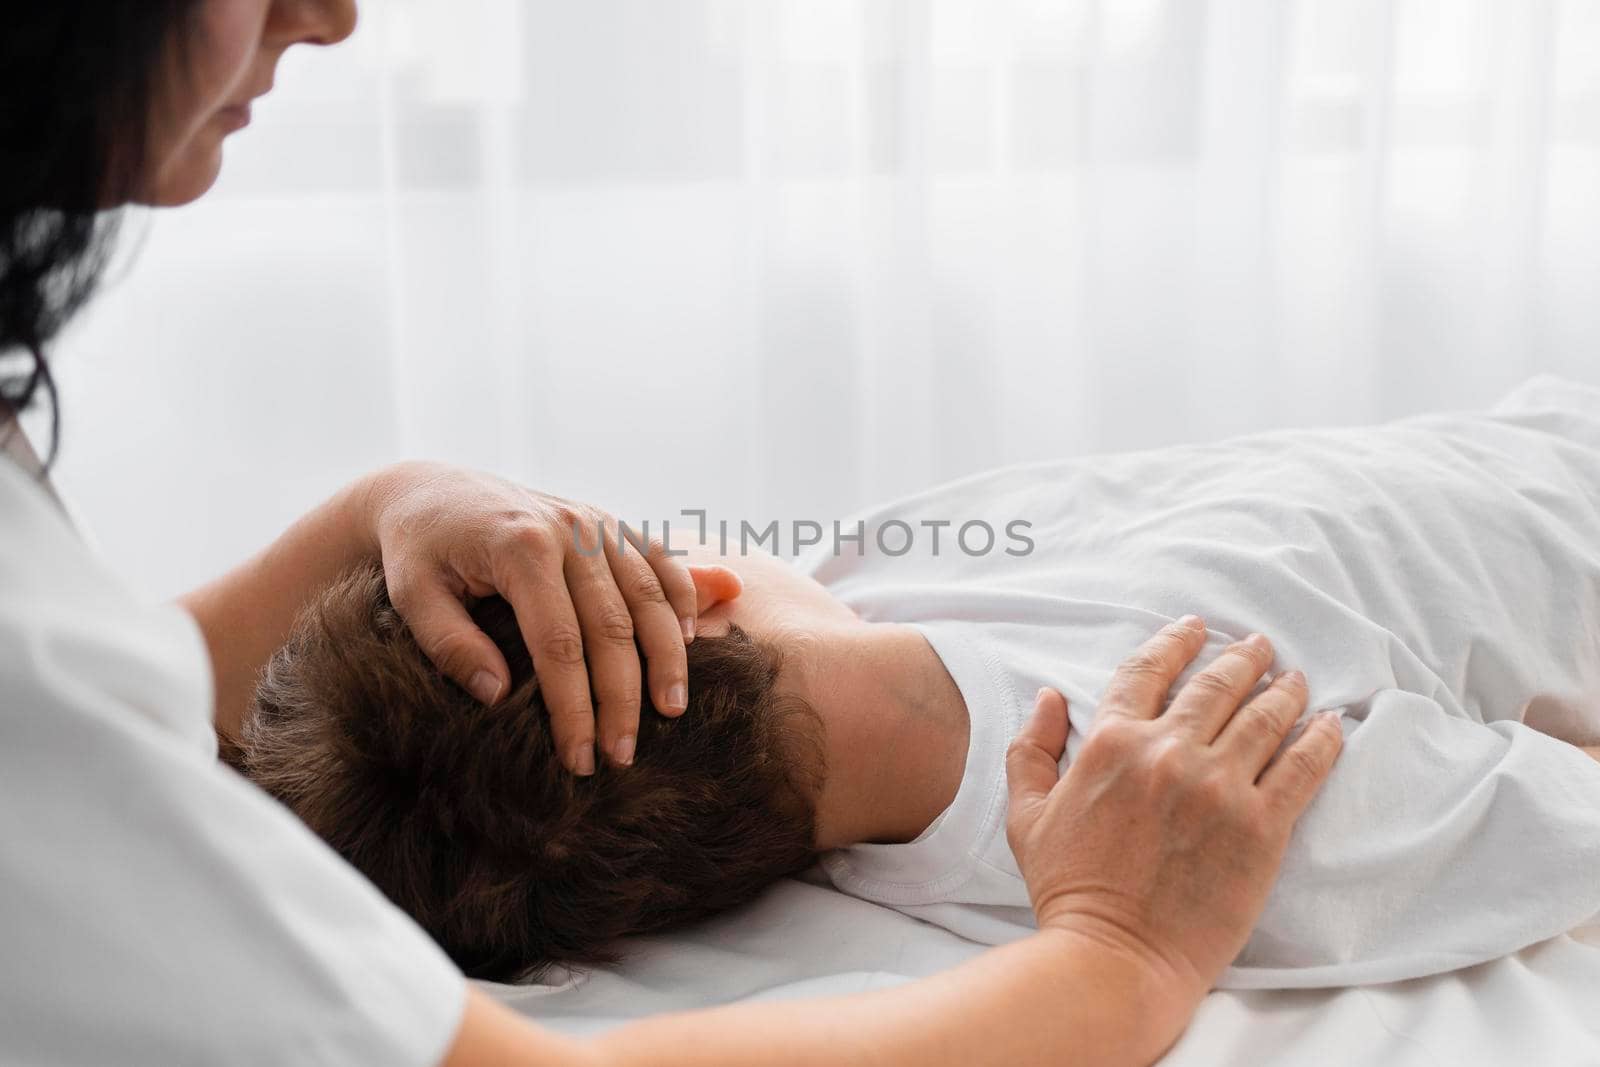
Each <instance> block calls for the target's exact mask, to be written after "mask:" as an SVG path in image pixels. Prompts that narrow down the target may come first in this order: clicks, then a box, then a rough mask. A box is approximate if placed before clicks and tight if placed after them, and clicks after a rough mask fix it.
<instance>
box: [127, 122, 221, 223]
mask: <svg viewBox="0 0 1600 1067" xmlns="http://www.w3.org/2000/svg"><path fill="white" fill-rule="evenodd" d="M221 175H222V140H221V138H218V139H217V141H216V143H215V144H214V145H212V146H211V147H210V150H209V151H206V152H193V153H189V154H187V155H185V156H184V158H183V159H181V160H179V161H176V162H175V163H174V164H173V165H170V166H168V167H166V168H165V169H164V170H163V171H162V172H161V175H160V177H159V178H157V180H156V182H155V184H154V188H152V189H151V190H150V192H149V193H148V194H147V195H146V196H143V197H141V198H140V199H139V202H140V203H142V204H144V205H146V206H147V207H182V206H183V205H184V204H192V203H194V202H195V201H196V200H199V199H200V198H201V197H202V196H205V195H206V193H208V192H210V191H211V187H212V186H214V185H216V184H217V179H218V178H219V177H220V176H221Z"/></svg>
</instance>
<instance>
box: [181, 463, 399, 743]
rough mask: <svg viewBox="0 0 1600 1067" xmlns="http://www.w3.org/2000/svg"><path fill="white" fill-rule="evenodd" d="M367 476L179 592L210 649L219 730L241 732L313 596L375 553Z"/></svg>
mask: <svg viewBox="0 0 1600 1067" xmlns="http://www.w3.org/2000/svg"><path fill="white" fill-rule="evenodd" d="M366 484H367V483H366V482H364V481H363V482H357V483H355V484H353V485H351V486H349V487H347V488H345V489H342V490H340V491H339V492H338V493H337V494H335V495H334V496H333V497H332V498H331V499H329V500H327V501H326V502H324V503H323V504H321V505H320V506H319V507H317V508H316V509H315V510H313V511H311V512H310V513H309V514H307V515H306V516H304V517H303V518H301V519H300V520H299V521H298V522H296V523H295V524H294V525H293V526H291V527H289V529H288V530H286V531H284V533H283V535H282V536H281V537H279V538H278V539H277V540H276V541H274V542H273V543H272V544H271V545H269V546H268V547H267V548H266V549H265V550H263V551H262V552H261V553H259V554H258V555H256V556H255V557H254V558H253V559H250V560H249V561H247V562H246V563H244V564H242V565H240V566H239V567H237V568H235V569H234V570H232V571H230V572H229V573H227V574H225V575H223V576H222V577H221V578H218V579H217V580H215V581H213V582H211V583H209V584H207V585H205V586H203V587H201V588H199V589H196V590H195V591H194V592H192V593H190V594H188V595H187V596H184V597H182V598H181V599H180V600H179V603H180V604H181V605H182V606H183V607H184V608H185V609H187V610H188V611H189V613H190V614H191V615H193V616H194V617H195V620H196V621H197V622H198V623H199V624H200V629H201V631H202V632H203V633H204V634H205V639H206V645H207V647H208V649H209V650H210V653H211V663H212V670H213V672H214V675H215V678H216V709H215V716H216V726H217V732H218V734H219V735H221V736H223V737H234V736H236V731H237V729H238V727H239V724H240V722H241V721H242V719H243V717H244V712H245V709H246V708H247V707H248V706H249V702H250V696H251V694H252V693H253V692H254V691H255V685H256V678H257V676H258V675H259V673H260V671H261V668H262V667H263V666H264V665H265V664H266V662H267V659H268V658H269V657H271V655H272V654H273V652H275V651H277V649H278V648H279V647H280V646H281V645H282V644H283V642H284V641H285V640H286V639H287V637H288V635H289V629H290V627H291V626H292V625H293V623H294V619H295V616H296V615H297V614H298V613H299V612H300V609H301V608H302V607H303V606H304V605H305V604H306V602H307V601H308V600H309V599H310V597H311V596H312V595H314V594H315V593H316V592H317V591H318V590H320V589H322V588H325V587H326V586H327V585H328V584H329V583H330V582H332V581H333V580H334V579H335V578H337V577H338V576H339V575H340V574H342V573H344V572H345V571H346V570H348V569H350V568H351V567H353V566H355V565H356V564H358V563H360V562H361V561H362V560H364V559H369V558H373V557H375V555H376V552H377V548H376V545H374V544H373V543H372V542H371V540H370V538H369V537H368V536H367V535H366V533H365V529H366V527H365V523H364V522H363V521H362V508H363V506H364V503H363V497H364V494H365V492H366Z"/></svg>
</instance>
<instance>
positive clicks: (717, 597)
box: [689, 563, 744, 615]
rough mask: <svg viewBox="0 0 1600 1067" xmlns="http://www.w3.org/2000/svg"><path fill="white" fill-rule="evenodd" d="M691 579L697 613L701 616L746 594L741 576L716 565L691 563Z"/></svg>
mask: <svg viewBox="0 0 1600 1067" xmlns="http://www.w3.org/2000/svg"><path fill="white" fill-rule="evenodd" d="M689 577H690V578H692V579H694V598H695V613H696V614H699V615H704V614H705V613H706V612H708V611H710V610H711V609H712V608H714V607H716V606H717V605H718V604H720V603H722V602H723V601H725V600H733V599H734V598H735V597H737V596H738V595H739V594H740V593H742V592H744V582H743V581H742V580H741V579H740V578H739V576H738V575H737V574H735V573H734V572H733V571H731V570H729V569H728V568H727V567H723V566H720V565H718V564H715V563H712V564H698V563H691V564H690V565H689Z"/></svg>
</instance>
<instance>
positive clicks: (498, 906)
mask: <svg viewBox="0 0 1600 1067" xmlns="http://www.w3.org/2000/svg"><path fill="white" fill-rule="evenodd" d="M473 615H474V617H475V619H476V621H477V622H478V623H479V625H481V626H482V627H483V628H484V629H485V630H486V631H487V632H488V634H489V635H490V637H492V638H494V640H495V642H496V643H497V644H498V645H499V646H500V648H501V650H502V651H503V652H504V653H505V655H506V659H507V662H508V663H509V664H510V666H511V672H512V691H511V694H510V696H509V697H507V698H506V699H505V700H503V701H502V702H501V703H500V704H499V705H497V706H496V707H493V708H488V707H484V706H483V705H481V704H479V703H478V702H477V701H476V700H474V699H473V698H472V697H471V696H470V695H468V694H467V693H466V692H465V691H463V690H462V689H460V688H458V687H457V686H456V685H455V684H454V683H453V682H450V681H448V680H447V679H446V678H445V677H444V676H443V675H441V674H440V673H439V672H438V671H437V670H436V669H435V668H434V667H433V666H432V665H431V664H430V663H429V661H428V660H427V658H426V657H425V656H424V655H423V654H422V652H421V650H420V649H419V648H418V647H417V644H416V642H415V640H414V639H413V638H412V636H411V633H410V631H409V630H408V629H407V628H406V625H405V623H404V622H403V621H401V619H400V617H399V615H398V614H397V613H396V612H395V610H394V608H393V606H392V605H391V604H390V602H389V597H388V593H387V590H386V587H385V585H384V578H383V572H382V571H381V570H380V569H378V568H377V567H375V566H374V567H369V568H364V569H360V570H357V571H355V572H353V573H351V574H350V575H348V576H347V577H345V578H344V579H343V580H341V581H340V582H338V583H336V584H335V585H334V586H333V587H332V588H330V589H329V590H328V591H327V592H326V593H325V594H323V595H322V596H321V597H320V598H318V599H317V600H316V602H315V603H313V604H312V605H311V606H310V608H309V609H308V610H307V611H306V612H305V613H304V614H303V615H302V617H301V619H300V620H299V622H298V623H297V625H296V627H295V629H294V632H293V634H292V636H291V637H290V639H289V641H288V643H287V644H286V645H285V646H284V648H283V649H282V650H280V651H279V652H278V653H277V655H275V656H274V657H273V658H272V660H271V662H270V663H269V664H268V666H267V668H266V671H265V672H264V674H263V676H262V679H261V683H260V686H259V688H258V689H257V691H256V696H255V702H254V705H253V707H252V708H251V711H250V713H249V714H248V715H247V717H246V720H245V724H244V727H243V729H242V731H241V734H240V737H239V740H238V744H237V746H236V749H235V750H234V751H233V752H231V753H230V757H229V758H230V762H232V763H233V764H234V766H235V767H236V768H237V769H238V770H240V771H241V772H242V773H243V774H245V775H246V776H248V777H249V778H251V779H252V780H254V781H255V782H256V783H257V784H258V785H259V786H261V787H262V788H263V789H265V790H266V791H267V792H268V793H271V794H272V795H273V796H275V797H277V798H278V799H279V800H280V801H282V802H283V803H284V804H286V805H287V806H288V807H289V808H290V809H291V810H293V811H294V812H295V814H296V815H298V816H299V817H300V818H301V819H302V820H304V821H305V822H306V824H307V825H309V826H310V827H311V829H312V830H314V831H316V832H317V834H319V835H320V836H321V837H323V838H324V839H325V840H326V841H327V842H328V843H329V844H330V845H332V846H333V847H334V849H336V850H337V851H338V852H339V853H340V854H341V855H343V856H344V858H345V859H346V860H348V861H349V862H350V863H352V864H353V865H354V866H355V867H356V868H358V869H359V870H360V871H362V872H363V873H364V874H365V875H366V876H367V877H368V878H369V879H371V880H372V881H373V883H374V884H376V885H377V886H378V888H379V889H381V890H382V891H383V892H384V893H385V894H387V895H388V897H389V898H390V899H391V900H393V901H394V902H395V903H396V904H398V905H399V906H400V907H401V908H403V909H404V910H405V911H407V912H409V913H410V914H411V915H412V916H413V917H414V918H415V919H416V920H417V921H418V922H419V923H420V924H421V925H422V927H423V928H424V929H425V930H427V931H428V933H429V934H431V935H432V936H433V937H434V939H435V940H436V941H438V942H439V944H440V945H441V946H443V948H444V949H445V951H447V952H448V953H449V954H450V956H451V957H452V958H453V959H454V960H455V961H456V963H457V964H458V965H459V966H460V967H461V968H462V969H463V970H464V971H465V972H466V973H467V974H468V975H469V976H471V977H474V978H487V979H495V980H499V981H512V980H516V979H519V978H526V977H529V976H532V975H536V974H538V973H539V972H541V971H542V970H544V969H545V968H546V967H547V966H549V965H550V964H552V963H591V962H602V961H606V960H610V959H614V958H615V952H614V950H613V949H612V948H611V947H610V943H611V942H612V941H613V940H614V939H616V938H617V937H620V936H622V935H624V934H633V933H641V932H644V931H649V930H656V929H660V928H663V927H667V926H671V925H675V924H678V923H683V922H688V921H691V920H694V919H698V918H701V917H704V916H707V915H711V914H712V913H714V912H718V911H722V910H724V909H727V908H731V907H733V906H735V905H737V904H740V903H743V902H744V901H746V900H749V899H750V898H752V897H754V896H755V895H756V893H757V892H759V891H760V890H761V889H762V888H763V887H764V886H766V885H767V884H768V883H770V882H772V881H774V880H775V879H777V878H779V877H781V876H783V875H785V874H788V873H792V872H794V871H796V870H799V869H801V868H803V867H805V866H806V865H808V864H809V863H810V862H811V861H812V860H813V859H814V858H815V851H814V834H815V809H814V806H813V796H814V791H815V788H816V785H817V778H816V776H817V775H819V774H820V772H821V748H820V743H819V741H820V737H819V732H818V731H819V729H820V724H819V723H818V721H817V720H816V718H815V715H814V714H813V713H812V712H811V711H810V709H808V708H806V707H805V706H804V705H801V704H798V703H796V702H794V701H792V700H785V699H782V698H780V697H779V695H778V694H777V692H776V690H775V682H776V679H777V675H778V668H779V657H778V655H777V653H776V652H775V651H774V650H772V649H770V648H767V647H766V646H764V645H762V644H761V643H759V642H757V641H755V640H753V639H751V638H750V637H749V636H748V635H747V634H745V633H744V632H743V631H741V630H739V629H737V628H732V629H730V631H729V633H728V634H727V635H725V636H702V637H699V638H697V639H696V640H695V641H694V643H693V644H691V645H690V646H689V648H688V656H689V694H690V696H689V708H688V711H687V712H685V713H684V715H683V716H682V717H681V718H679V719H667V718H664V717H662V716H660V715H658V714H656V713H655V712H654V711H653V709H652V707H651V704H650V700H649V697H648V694H646V695H645V696H644V697H643V715H642V716H641V721H640V724H639V737H638V754H637V757H636V761H635V763H634V765H633V766H631V767H622V768H618V767H611V766H604V765H603V766H601V767H600V769H599V770H598V771H597V772H596V774H595V775H594V776H593V777H590V778H577V777H574V776H573V775H572V774H570V773H569V772H567V771H566V770H565V768H564V767H563V766H562V764H561V761H560V759H559V757H558V755H557V753H556V749H555V745H554V743H553V741H552V738H551V734H550V723H549V715H548V713H547V712H546V710H545V705H544V701H543V700H542V698H541V697H540V694H539V687H538V684H537V682H536V681H535V679H534V677H533V668H532V663H531V660H530V657H529V655H528V652H527V650H526V648H525V646H524V645H523V642H522V638H521V636H520V634H519V632H518V629H517V625H516V618H515V616H514V615H513V613H512V611H511V608H510V607H509V605H507V604H506V602H505V601H503V600H500V599H499V598H491V599H488V600H485V601H483V602H481V603H479V604H478V605H477V606H476V607H475V608H474V609H473Z"/></svg>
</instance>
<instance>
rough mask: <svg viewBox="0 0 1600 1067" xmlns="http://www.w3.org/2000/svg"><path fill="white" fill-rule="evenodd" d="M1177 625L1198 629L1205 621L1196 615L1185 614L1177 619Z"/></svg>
mask: <svg viewBox="0 0 1600 1067" xmlns="http://www.w3.org/2000/svg"><path fill="white" fill-rule="evenodd" d="M1178 625H1179V626H1186V627H1188V628H1189V629H1191V630H1198V629H1200V628H1201V627H1203V626H1205V622H1204V620H1202V619H1201V618H1200V616H1198V615H1185V616H1184V617H1183V618H1181V619H1179V620H1178Z"/></svg>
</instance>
